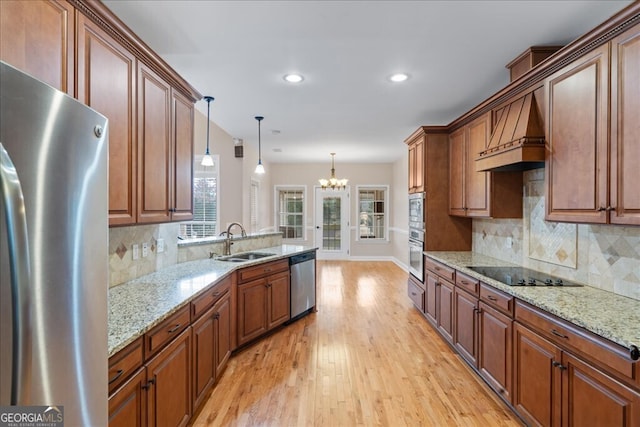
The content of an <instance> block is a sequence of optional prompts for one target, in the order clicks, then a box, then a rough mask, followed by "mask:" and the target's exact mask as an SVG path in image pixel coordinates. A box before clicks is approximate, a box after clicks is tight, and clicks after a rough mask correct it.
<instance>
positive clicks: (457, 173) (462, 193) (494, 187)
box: [449, 112, 522, 218]
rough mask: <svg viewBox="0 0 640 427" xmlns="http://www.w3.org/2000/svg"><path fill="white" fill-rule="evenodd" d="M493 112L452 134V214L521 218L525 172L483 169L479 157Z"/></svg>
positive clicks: (450, 138)
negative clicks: (477, 160) (486, 170)
mask: <svg viewBox="0 0 640 427" xmlns="http://www.w3.org/2000/svg"><path fill="white" fill-rule="evenodd" d="M490 135H491V113H490V112H489V113H485V114H483V115H481V116H480V117H478V118H476V119H475V120H473V121H472V122H471V123H469V124H467V125H465V126H463V127H461V128H459V129H456V130H455V131H453V132H451V134H450V136H449V185H450V189H449V214H450V215H455V216H465V217H475V218H521V217H522V172H479V171H476V161H475V159H476V158H477V157H478V155H479V153H480V152H481V151H483V150H484V149H485V148H486V147H487V144H488V142H489V136H490Z"/></svg>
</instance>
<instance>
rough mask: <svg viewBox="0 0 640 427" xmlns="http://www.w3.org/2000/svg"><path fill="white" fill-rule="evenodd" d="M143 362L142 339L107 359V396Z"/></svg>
mask: <svg viewBox="0 0 640 427" xmlns="http://www.w3.org/2000/svg"><path fill="white" fill-rule="evenodd" d="M143 361H144V357H143V352H142V337H140V338H138V339H137V340H135V341H134V342H132V343H131V344H129V345H128V346H126V347H125V348H123V349H122V350H120V351H119V352H117V353H116V354H114V355H113V356H111V357H110V358H109V376H108V377H107V378H108V381H109V394H111V393H113V392H114V391H115V390H116V389H117V388H118V387H120V385H121V384H123V383H124V382H125V381H126V380H127V378H129V376H131V374H133V373H134V372H135V371H136V370H137V369H138V368H139V367H140V366H142V362H143Z"/></svg>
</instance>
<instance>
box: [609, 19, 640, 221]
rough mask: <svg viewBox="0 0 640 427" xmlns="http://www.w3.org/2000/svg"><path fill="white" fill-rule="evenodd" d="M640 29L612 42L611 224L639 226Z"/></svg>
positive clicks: (636, 28) (638, 27) (630, 31)
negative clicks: (639, 118)
mask: <svg viewBox="0 0 640 427" xmlns="http://www.w3.org/2000/svg"><path fill="white" fill-rule="evenodd" d="M639 93H640V26H638V25H636V26H635V27H634V28H632V29H631V30H629V31H627V32H626V33H623V34H622V35H621V36H618V37H616V38H615V39H613V41H612V42H611V178H610V185H611V190H610V197H611V203H610V206H611V207H612V208H613V209H612V210H611V212H610V221H611V222H612V223H614V224H630V225H640V191H638V187H636V185H637V183H638V182H640V168H638V166H637V163H638V159H640V143H638V142H639V141H638V135H640V120H638V117H640V96H638V94H639Z"/></svg>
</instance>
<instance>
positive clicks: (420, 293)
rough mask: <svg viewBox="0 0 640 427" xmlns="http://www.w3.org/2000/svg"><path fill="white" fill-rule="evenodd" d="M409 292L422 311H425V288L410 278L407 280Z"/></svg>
mask: <svg viewBox="0 0 640 427" xmlns="http://www.w3.org/2000/svg"><path fill="white" fill-rule="evenodd" d="M407 293H408V295H409V298H410V299H411V301H413V303H414V304H415V306H416V307H418V308H419V309H420V311H424V289H423V288H422V287H421V286H419V285H418V284H417V283H416V282H414V281H413V280H411V279H409V280H408V281H407Z"/></svg>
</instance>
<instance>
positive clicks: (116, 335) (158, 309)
mask: <svg viewBox="0 0 640 427" xmlns="http://www.w3.org/2000/svg"><path fill="white" fill-rule="evenodd" d="M315 249H317V248H315V247H313V246H297V245H281V246H273V247H270V248H261V249H256V250H254V251H251V252H262V253H272V254H274V255H273V256H269V257H265V258H260V259H257V260H252V261H246V262H241V263H236V262H225V261H219V260H216V259H202V260H198V261H190V262H184V263H180V264H175V265H172V266H170V267H167V268H164V269H162V270H159V271H156V272H155V273H152V274H148V275H146V276H143V277H139V278H137V279H135V280H131V281H129V282H126V283H123V284H121V285H118V286H114V287H113V288H111V289H109V321H108V330H109V338H108V349H109V357H111V356H113V355H114V354H115V353H117V352H118V351H120V350H122V349H123V348H124V347H126V346H127V345H128V344H130V343H131V342H133V341H135V340H136V338H138V337H140V336H141V335H142V334H144V333H145V332H146V331H148V330H149V329H151V328H152V327H154V326H155V325H157V324H158V323H160V322H162V321H163V320H164V319H166V318H167V317H169V316H170V315H171V314H173V313H175V312H176V311H178V310H179V309H180V308H182V307H184V306H185V305H187V304H189V302H190V301H191V300H192V299H194V298H195V297H196V296H198V295H199V294H200V293H201V292H202V291H203V290H204V289H205V288H207V287H208V286H209V285H210V284H211V283H213V282H216V281H219V280H220V279H222V278H224V277H225V276H227V275H229V274H230V273H231V272H232V271H234V270H237V269H239V268H244V267H247V266H250V265H256V264H261V263H263V262H268V261H274V260H277V259H281V258H287V257H290V256H292V255H295V254H299V253H303V252H308V251H313V250H315Z"/></svg>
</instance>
